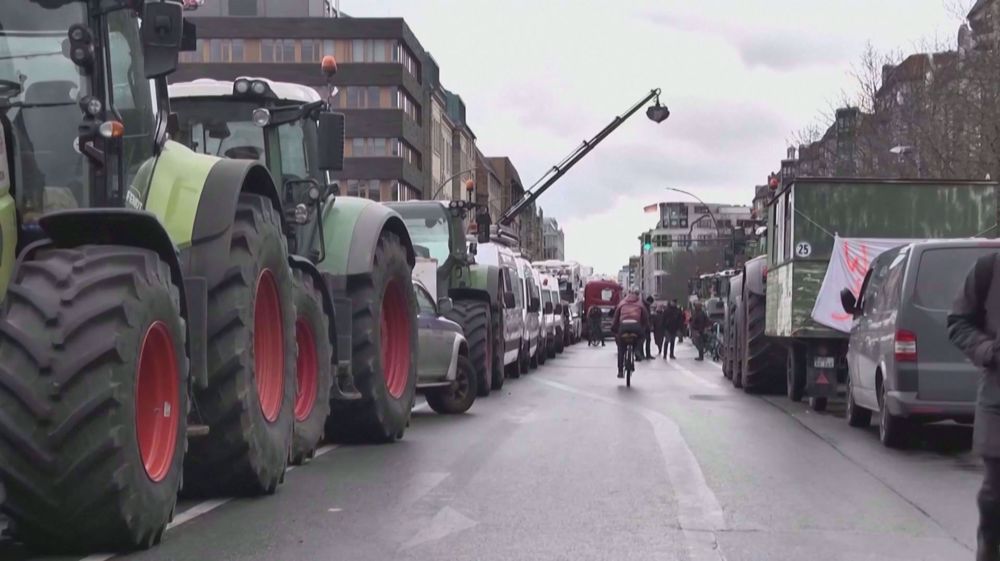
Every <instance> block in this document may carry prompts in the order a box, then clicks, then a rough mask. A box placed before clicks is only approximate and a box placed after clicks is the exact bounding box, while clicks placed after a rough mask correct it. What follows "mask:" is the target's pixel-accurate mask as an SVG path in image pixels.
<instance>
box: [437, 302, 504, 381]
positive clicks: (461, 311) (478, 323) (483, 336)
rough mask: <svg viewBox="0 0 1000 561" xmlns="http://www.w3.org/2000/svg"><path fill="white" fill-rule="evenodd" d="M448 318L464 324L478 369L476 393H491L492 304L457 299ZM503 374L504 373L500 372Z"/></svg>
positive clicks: (474, 362)
mask: <svg viewBox="0 0 1000 561" xmlns="http://www.w3.org/2000/svg"><path fill="white" fill-rule="evenodd" d="M448 319H450V320H452V321H454V322H455V323H457V324H459V325H461V326H462V332H463V333H464V334H465V340H466V342H467V343H468V344H469V360H470V361H471V362H472V367H473V369H475V371H476V377H477V378H478V380H477V381H476V395H478V396H479V397H486V396H488V395H490V388H491V386H492V382H493V376H496V375H497V372H496V371H495V370H493V339H492V338H491V333H490V324H491V322H492V314H491V313H490V305H489V304H487V303H486V302H481V301H479V300H455V301H454V305H453V307H452V310H451V312H449V313H448ZM500 375H501V376H502V375H503V374H502V373H501V374H500Z"/></svg>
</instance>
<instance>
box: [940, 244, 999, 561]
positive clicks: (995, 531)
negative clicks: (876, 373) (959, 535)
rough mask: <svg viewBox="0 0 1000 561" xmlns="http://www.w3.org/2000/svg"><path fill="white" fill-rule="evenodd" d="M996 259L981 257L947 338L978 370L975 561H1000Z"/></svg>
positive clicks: (953, 315)
mask: <svg viewBox="0 0 1000 561" xmlns="http://www.w3.org/2000/svg"><path fill="white" fill-rule="evenodd" d="M998 266H1000V259H997V254H993V255H989V256H986V257H981V258H980V259H979V260H977V261H976V265H975V266H974V267H973V269H972V271H970V272H969V275H968V276H967V277H966V279H965V284H964V285H963V286H962V289H961V290H960V291H959V293H958V296H957V297H956V298H955V303H954V304H953V305H952V309H951V313H950V314H949V315H948V336H949V337H950V338H951V341H952V343H954V344H955V346H957V347H958V348H959V349H961V350H962V352H964V353H965V356H967V357H969V360H970V361H972V363H973V364H975V365H976V366H978V367H979V368H980V369H982V375H981V377H980V379H979V396H978V399H977V401H976V420H975V425H974V428H973V438H972V440H973V448H974V449H975V451H976V453H978V454H979V455H980V456H982V457H983V463H984V465H985V468H986V469H985V473H984V476H983V486H982V488H981V489H980V490H979V496H978V499H977V502H978V503H979V530H978V536H977V546H978V547H977V552H976V561H998V560H1000V342H998V341H997V334H998V333H1000V272H998V271H997V267H998Z"/></svg>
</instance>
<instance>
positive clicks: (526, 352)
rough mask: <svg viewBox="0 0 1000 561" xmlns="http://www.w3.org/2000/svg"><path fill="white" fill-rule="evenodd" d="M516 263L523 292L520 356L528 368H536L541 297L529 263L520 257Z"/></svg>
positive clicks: (539, 335) (540, 325)
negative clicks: (522, 327) (522, 330)
mask: <svg viewBox="0 0 1000 561" xmlns="http://www.w3.org/2000/svg"><path fill="white" fill-rule="evenodd" d="M514 261H515V262H516V263H517V271H518V276H519V278H520V281H521V287H522V288H523V292H524V301H525V303H526V304H525V306H524V333H523V335H522V341H521V355H522V357H523V360H524V362H525V364H527V365H528V367H529V368H537V367H538V354H537V353H538V341H539V339H540V338H541V332H542V313H541V312H542V295H541V292H540V291H539V290H538V282H537V281H536V280H535V275H534V273H533V272H532V270H531V263H528V261H527V260H526V259H524V258H522V257H517V258H516V259H515V260H514Z"/></svg>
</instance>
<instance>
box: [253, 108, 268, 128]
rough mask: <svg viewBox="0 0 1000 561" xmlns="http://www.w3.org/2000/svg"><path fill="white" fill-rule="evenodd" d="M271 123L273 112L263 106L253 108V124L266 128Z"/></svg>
mask: <svg viewBox="0 0 1000 561" xmlns="http://www.w3.org/2000/svg"><path fill="white" fill-rule="evenodd" d="M270 123H271V112H270V111H268V110H267V109H264V108H263V107H258V108H257V109H254V110H253V124H255V125H257V126H258V127H261V128H264V127H266V126H267V125H269V124H270Z"/></svg>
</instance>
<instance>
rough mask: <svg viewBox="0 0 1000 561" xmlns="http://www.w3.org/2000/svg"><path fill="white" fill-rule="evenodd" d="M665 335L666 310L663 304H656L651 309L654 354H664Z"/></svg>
mask: <svg viewBox="0 0 1000 561" xmlns="http://www.w3.org/2000/svg"><path fill="white" fill-rule="evenodd" d="M666 335H667V310H666V308H664V307H663V306H657V307H656V308H655V309H654V310H653V341H654V342H655V343H656V356H661V355H662V356H664V357H666V356H667V355H666V354H664V353H665V351H664V349H663V343H664V339H665V338H666Z"/></svg>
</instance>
